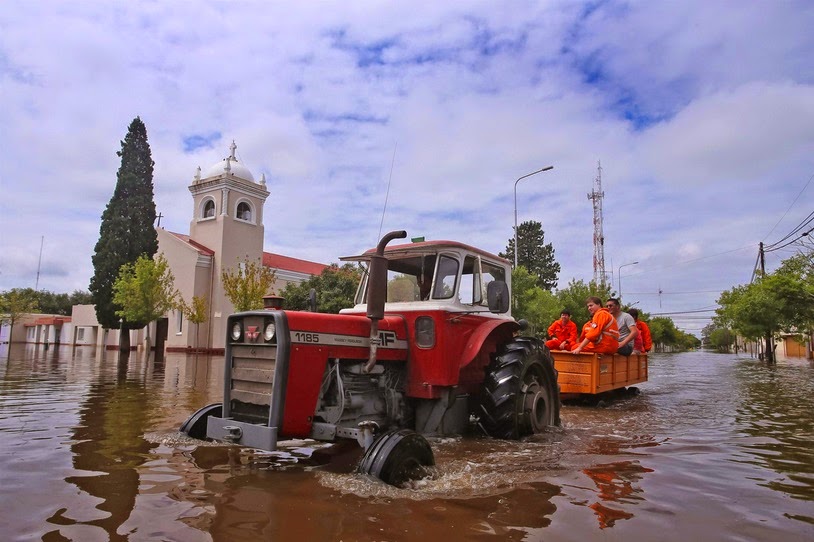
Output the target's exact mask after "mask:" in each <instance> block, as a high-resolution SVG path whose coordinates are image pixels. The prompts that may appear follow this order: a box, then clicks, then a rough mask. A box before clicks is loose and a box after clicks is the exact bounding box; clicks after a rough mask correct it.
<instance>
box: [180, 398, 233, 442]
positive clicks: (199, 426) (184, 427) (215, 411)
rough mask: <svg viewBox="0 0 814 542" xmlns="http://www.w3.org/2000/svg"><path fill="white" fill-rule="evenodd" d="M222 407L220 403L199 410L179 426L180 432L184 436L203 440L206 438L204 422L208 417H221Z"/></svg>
mask: <svg viewBox="0 0 814 542" xmlns="http://www.w3.org/2000/svg"><path fill="white" fill-rule="evenodd" d="M222 415H223V405H222V404H221V403H213V404H211V405H206V406H205V407H202V408H199V409H198V410H197V411H196V412H195V414H193V415H192V416H190V417H189V418H187V421H185V422H184V423H182V424H181V429H180V430H181V432H182V433H184V434H185V435H187V436H189V437H192V438H196V439H200V440H203V439H205V438H206V421H207V419H208V418H209V416H222Z"/></svg>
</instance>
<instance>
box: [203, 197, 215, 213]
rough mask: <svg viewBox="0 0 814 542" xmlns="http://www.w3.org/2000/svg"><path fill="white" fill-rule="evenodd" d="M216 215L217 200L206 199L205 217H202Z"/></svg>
mask: <svg viewBox="0 0 814 542" xmlns="http://www.w3.org/2000/svg"><path fill="white" fill-rule="evenodd" d="M213 216H215V202H214V201H212V200H211V199H208V200H206V203H204V206H203V217H202V218H212V217H213Z"/></svg>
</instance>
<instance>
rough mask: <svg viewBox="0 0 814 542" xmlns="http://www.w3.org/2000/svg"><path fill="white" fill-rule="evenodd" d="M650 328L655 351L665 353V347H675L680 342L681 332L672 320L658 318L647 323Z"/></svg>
mask: <svg viewBox="0 0 814 542" xmlns="http://www.w3.org/2000/svg"><path fill="white" fill-rule="evenodd" d="M647 325H648V326H650V337H651V338H652V339H653V349H654V350H656V351H657V352H659V351H660V352H663V351H664V347H665V346H675V345H677V344H678V342H679V337H680V335H679V333H680V331H679V330H678V329H677V328H676V326H675V323H674V322H673V320H672V319H671V318H665V317H663V316H656V317H654V318H651V319H650V321H649V322H648V323H647Z"/></svg>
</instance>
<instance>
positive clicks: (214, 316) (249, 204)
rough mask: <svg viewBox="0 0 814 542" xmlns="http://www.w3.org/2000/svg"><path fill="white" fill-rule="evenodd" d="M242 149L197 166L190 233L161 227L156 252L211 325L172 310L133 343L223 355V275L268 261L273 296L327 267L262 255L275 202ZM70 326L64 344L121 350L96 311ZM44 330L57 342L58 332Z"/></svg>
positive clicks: (76, 317) (227, 306) (80, 311)
mask: <svg viewBox="0 0 814 542" xmlns="http://www.w3.org/2000/svg"><path fill="white" fill-rule="evenodd" d="M236 149H237V146H236V145H235V143H234V141H233V142H232V144H231V146H230V151H231V152H230V154H229V156H227V157H226V158H224V159H223V160H221V161H219V162H217V163H216V164H214V165H213V166H211V167H210V168H209V169H207V170H205V171H202V170H201V168H200V167H198V170H197V173H196V174H195V177H194V179H193V181H192V184H190V185H189V191H190V193H191V194H192V213H193V214H192V220H191V221H190V224H189V234H188V235H187V234H182V233H175V232H171V231H167V230H165V229H163V228H161V227H157V228H156V231H157V233H158V253H160V254H163V255H164V257H165V258H166V259H167V262H168V263H169V266H170V269H171V270H172V273H173V275H174V277H175V286H176V288H177V289H178V290H179V292H180V293H181V296H182V297H183V298H184V300H185V301H186V302H187V303H189V302H191V300H192V297H193V296H198V297H203V298H205V299H207V300H208V302H209V303H208V305H209V307H208V308H209V315H208V316H209V317H208V319H207V321H206V322H204V323H202V324H200V329H199V330H197V332H196V329H195V327H196V326H195V325H194V324H189V323H188V322H186V321H185V319H184V317H183V314H182V313H181V312H180V311H177V310H176V311H172V312H171V313H168V314H166V315H165V317H164V318H162V319H160V320H159V321H158V322H153V323H151V324H150V325H149V326H148V328H145V329H144V330H138V331H136V330H134V331H132V332H131V344H132V345H136V344H141V343H142V342H143V340H144V338H145V337H146V336H149V337H150V341H151V343H152V344H153V345H155V347H157V348H161V344H162V342H163V344H164V347H165V348H166V349H167V350H168V351H187V350H190V349H192V348H195V347H196V334H197V348H199V349H201V350H208V351H216V352H217V351H220V350H222V349H223V347H224V343H225V338H226V318H227V317H228V316H229V315H230V314H231V313H232V312H234V307H233V306H232V303H231V302H230V301H229V299H227V297H226V295H225V293H224V291H223V284H222V283H221V273H222V272H223V271H224V270H227V269H234V268H237V266H238V265H239V263H241V262H243V261H244V260H245V259H247V258H248V259H249V260H250V261H257V262H262V264H263V265H264V266H266V267H269V268H272V269H273V270H274V271H275V275H276V279H277V280H276V282H275V284H274V286H273V291H272V292H269V294H273V293H275V292H279V291H280V290H281V289H282V288H283V287H285V285H286V284H288V283H290V282H295V283H300V282H302V281H303V280H306V279H308V278H309V277H311V276H313V275H319V274H320V273H322V271H323V270H324V269H325V268H326V267H327V266H326V265H325V264H321V263H316V262H310V261H306V260H300V259H297V258H290V257H287V256H282V255H280V254H274V253H271V252H264V251H263V233H264V228H263V205H264V204H265V202H266V198H268V196H269V191H268V189H267V188H266V178H265V175H262V176H261V177H260V181H259V182H256V181H255V180H254V175H252V173H251V171H249V169H248V168H247V167H246V166H244V165H243V164H241V163H240V162H239V161H238V159H237V158H236V157H235V151H236ZM69 327H70V328H71V329H70V331H69V334H70V335H71V336H70V337H65V339H63V341H64V342H63V344H65V343H66V342H67V343H69V344H76V345H82V344H88V345H90V344H96V345H101V344H107V345H116V344H118V331H117V330H109V331H108V332H107V334H105V333H104V330H103V329H102V328H101V327H100V326H99V323H98V322H97V321H96V313H95V311H94V308H93V306H92V305H78V306H76V307H74V310H73V314H72V316H71V323H70V326H69ZM42 332H43V333H44V334H48V333H50V334H51V336H52V337H53V334H54V333H55V332H57V331H56V330H42ZM28 333H30V331H28ZM60 333H61V330H60ZM148 334H149V335H148ZM15 335H16V332H15ZM106 335H107V336H106ZM66 339H67V340H66ZM26 342H28V340H27V341H26ZM34 342H41V341H36V340H35V341H34ZM51 342H53V338H52V340H51Z"/></svg>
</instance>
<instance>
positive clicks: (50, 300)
mask: <svg viewBox="0 0 814 542" xmlns="http://www.w3.org/2000/svg"><path fill="white" fill-rule="evenodd" d="M31 291H32V292H33V295H34V296H35V297H36V298H37V305H38V306H39V309H40V312H42V313H44V314H62V315H65V316H70V314H71V311H72V310H73V306H74V305H89V304H91V303H93V301H92V299H91V295H90V292H83V291H81V290H74V292H73V293H72V294H58V293H54V292H49V291H48V290H39V291H36V292H35V291H34V290H33V289H31Z"/></svg>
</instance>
